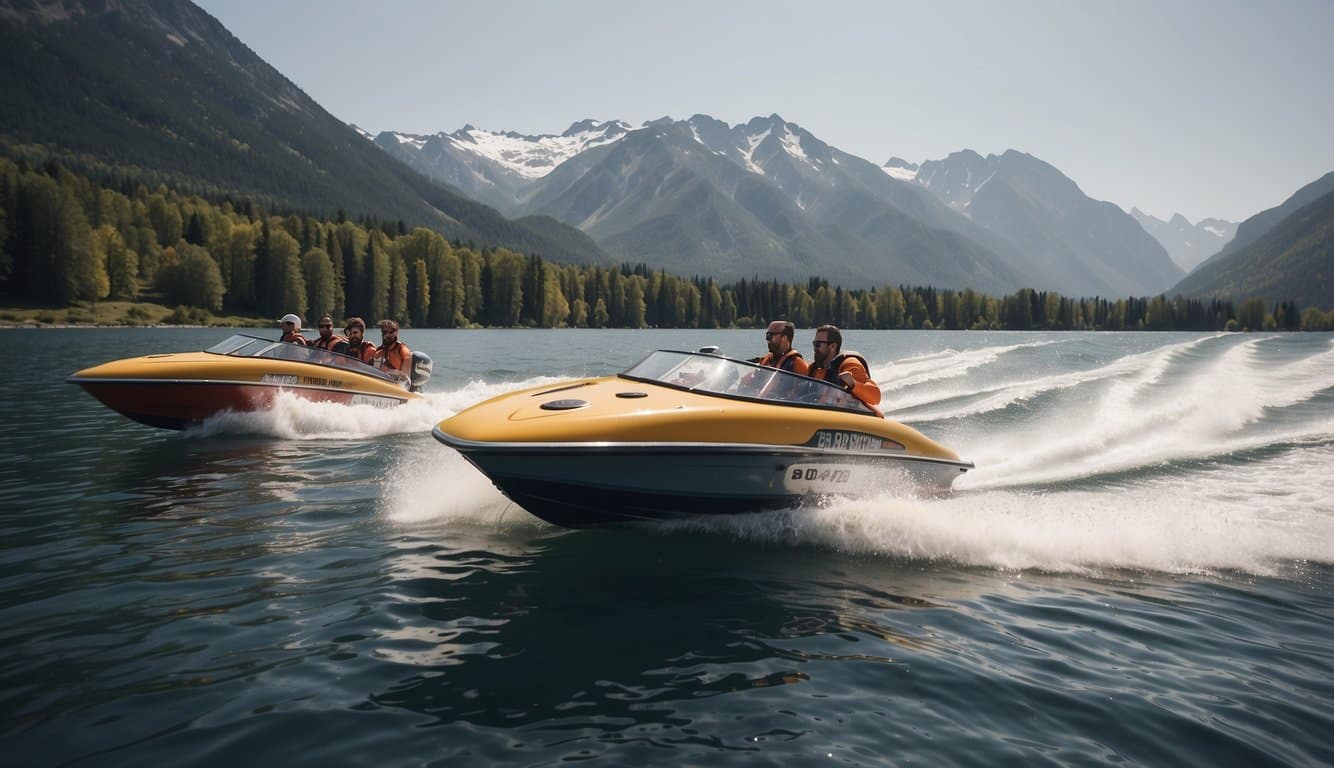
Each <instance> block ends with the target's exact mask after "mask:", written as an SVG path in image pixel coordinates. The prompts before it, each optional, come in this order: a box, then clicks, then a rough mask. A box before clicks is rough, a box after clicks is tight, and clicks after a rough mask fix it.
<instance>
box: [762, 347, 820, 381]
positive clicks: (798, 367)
mask: <svg viewBox="0 0 1334 768" xmlns="http://www.w3.org/2000/svg"><path fill="white" fill-rule="evenodd" d="M773 357H774V355H773V353H772V352H770V353H769V354H767V355H765V356H764V357H757V358H755V359H754V360H753V361H752V362H756V363H759V364H760V365H767V366H769V367H770V368H778V369H779V370H783V371H790V372H792V373H800V374H802V375H803V376H804V375H806V370H802V369H807V370H809V366H807V364H806V361H805V360H803V359H802V358H801V353H800V352H798V351H797V350H795V349H789V350H788V351H787V352H786V353H784V354H783V357H782V358H781V359H780V360H779V361H778V364H777V365H774V363H773Z"/></svg>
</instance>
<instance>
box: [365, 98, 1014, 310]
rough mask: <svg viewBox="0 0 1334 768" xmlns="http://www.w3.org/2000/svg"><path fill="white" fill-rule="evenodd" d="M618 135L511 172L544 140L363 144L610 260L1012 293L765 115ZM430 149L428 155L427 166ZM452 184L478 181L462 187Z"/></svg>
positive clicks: (656, 123)
mask: <svg viewBox="0 0 1334 768" xmlns="http://www.w3.org/2000/svg"><path fill="white" fill-rule="evenodd" d="M624 128H625V123H622V122H618V121H612V122H608V123H601V122H595V121H584V122H581V123H576V124H575V125H574V126H571V129H570V130H569V131H566V133H565V134H562V135H563V136H565V135H569V136H571V137H574V138H576V140H577V141H580V142H582V143H583V146H582V147H580V148H579V151H577V152H574V153H573V154H571V155H569V156H568V157H567V158H566V159H565V161H564V162H563V163H560V164H558V165H556V166H555V167H554V168H551V169H550V170H548V167H546V166H543V167H540V168H534V167H532V166H530V167H528V168H526V169H524V168H519V167H517V166H516V162H518V161H519V160H520V158H525V157H530V156H532V154H533V153H534V152H536V151H537V147H536V145H537V144H538V142H539V141H541V140H542V139H543V138H544V137H521V136H518V135H516V134H496V133H490V134H489V135H488V136H487V137H485V141H482V142H479V146H485V147H488V148H491V147H495V146H498V145H500V144H501V142H499V141H497V140H496V139H495V138H494V137H498V136H505V137H508V138H509V141H511V142H522V141H527V142H528V143H529V145H530V146H529V147H528V148H522V147H514V146H513V145H512V144H511V145H510V152H509V154H508V155H506V154H502V153H500V152H497V151H494V149H492V150H491V151H478V147H461V146H460V145H459V143H458V142H456V141H443V140H441V141H438V142H437V143H436V144H435V145H434V146H432V145H430V144H429V143H421V144H418V143H417V142H416V141H414V140H413V138H412V137H410V136H408V135H406V134H397V133H392V132H389V133H386V134H381V135H379V136H377V137H376V139H375V141H376V143H377V144H378V145H380V146H381V147H383V148H385V149H386V151H390V152H394V153H396V155H397V156H401V157H404V159H405V160H406V161H408V162H410V163H412V164H413V165H414V167H417V168H419V169H421V170H422V171H423V172H425V173H428V174H432V175H433V176H435V177H436V178H449V179H450V180H451V181H454V182H457V183H460V184H461V186H462V188H464V189H468V190H471V191H474V193H475V194H478V195H479V196H482V195H486V194H492V195H504V196H506V198H507V199H505V200H503V201H502V200H500V199H498V198H497V197H491V198H487V199H489V200H491V201H492V202H494V203H495V204H497V205H498V206H499V207H500V208H501V209H502V210H507V211H509V212H511V213H542V214H547V215H550V216H553V217H555V218H557V219H559V220H561V221H564V222H566V223H568V224H571V225H574V226H577V227H579V228H580V229H582V230H583V231H585V232H587V233H588V234H590V235H592V236H593V237H595V238H597V239H598V241H599V242H601V243H602V244H603V245H604V246H605V247H606V248H607V249H608V250H609V251H610V252H612V253H613V254H615V255H616V256H618V257H619V258H622V259H624V260H628V261H646V262H648V263H650V264H653V265H655V266H661V267H664V268H667V269H669V270H675V271H678V272H683V273H699V274H710V275H713V276H716V277H723V278H729V277H730V278H738V277H751V276H754V275H757V274H758V275H763V276H766V277H778V278H781V279H804V278H805V277H807V276H810V275H812V274H818V275H822V276H825V277H828V278H829V279H831V280H836V281H845V282H848V283H850V284H859V285H860V284H871V283H883V282H889V281H894V282H905V283H931V284H940V285H959V286H960V287H962V286H965V285H970V286H972V287H974V288H977V289H979V290H987V291H1004V290H1012V289H1014V288H1017V287H1019V286H1020V285H1023V284H1024V282H1025V278H1024V276H1023V275H1021V274H1019V273H1017V272H1016V271H1015V270H1013V269H1012V268H1011V267H1010V266H1009V265H1008V264H1007V263H1006V261H1005V259H1004V258H1003V257H1002V256H1000V255H998V254H997V253H995V252H994V251H993V250H992V249H991V248H990V247H989V245H988V244H987V243H986V241H987V240H988V239H989V237H990V236H989V235H988V234H987V233H986V232H985V231H983V230H982V229H981V228H979V227H976V226H974V225H973V224H972V223H971V222H969V221H967V220H966V219H965V218H963V217H960V216H957V215H956V214H954V213H953V212H951V211H949V210H948V209H947V208H945V207H944V206H942V205H940V204H939V202H938V201H936V200H935V199H934V198H933V197H932V196H931V195H930V194H928V193H926V192H925V191H924V190H921V189H918V188H916V187H914V186H913V185H909V184H903V183H901V182H898V181H896V180H894V179H892V178H889V177H887V176H886V175H885V174H884V173H882V172H881V171H879V169H877V168H876V167H875V166H874V165H872V164H870V163H868V162H867V161H865V160H862V159H861V158H857V157H855V156H853V155H849V154H847V153H843V152H841V151H839V150H837V149H834V148H832V147H830V146H828V145H827V144H825V143H824V142H822V141H820V140H819V139H817V138H816V137H814V136H813V135H811V134H810V133H809V132H807V131H805V130H804V129H802V128H801V127H800V126H798V125H796V124H795V123H789V122H787V121H784V120H783V119H782V118H781V117H779V116H777V115H770V116H769V117H767V118H759V117H757V118H755V119H753V120H751V121H749V122H747V123H742V124H738V125H736V126H730V125H728V124H726V123H724V122H722V121H719V120H715V119H714V118H711V117H708V116H707V115H695V116H694V117H691V118H690V119H688V120H681V121H677V120H672V119H671V118H661V119H659V120H653V121H649V122H646V123H645V124H644V125H643V126H641V127H640V128H638V129H632V130H628V131H626V130H624ZM466 130H467V129H465V131H466ZM472 135H473V137H474V138H478V137H477V136H476V134H475V133H473V134H472ZM440 136H454V137H456V136H457V134H436V135H435V137H437V138H438V137H440ZM572 143H573V142H570V144H572ZM567 146H569V144H567ZM436 150H438V151H439V153H440V154H439V155H432V152H433V151H436ZM414 155H415V159H414ZM547 157H548V158H551V157H552V156H551V155H548V156H547ZM460 169H464V170H460ZM525 171H526V172H525ZM449 174H453V175H449ZM465 175H466V176H469V177H470V178H471V179H477V180H482V181H480V183H479V184H478V185H477V186H468V184H467V183H465V182H464V181H462V179H463V177H464V176H465ZM481 187H485V189H483V188H481Z"/></svg>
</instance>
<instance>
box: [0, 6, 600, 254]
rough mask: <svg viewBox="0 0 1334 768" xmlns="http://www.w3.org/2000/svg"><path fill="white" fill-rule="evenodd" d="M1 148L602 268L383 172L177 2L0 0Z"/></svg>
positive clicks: (536, 225)
mask: <svg viewBox="0 0 1334 768" xmlns="http://www.w3.org/2000/svg"><path fill="white" fill-rule="evenodd" d="M0 71H3V72H5V73H6V77H5V80H6V83H5V87H4V88H3V89H0V147H4V148H5V149H6V151H10V152H21V153H24V154H26V155H28V156H36V158H37V159H48V158H55V159H60V160H61V161H62V162H66V163H69V164H71V165H75V166H79V167H82V168H83V169H84V170H89V171H94V172H110V173H115V174H119V175H122V176H127V177H130V178H138V179H144V180H157V181H153V183H158V182H165V183H169V184H172V185H173V186H177V187H178V188H181V189H183V190H186V191H194V192H198V193H201V194H210V195H214V196H222V195H230V196H233V197H246V198H249V199H252V200H254V201H256V202H260V203H262V204H267V205H270V206H273V207H276V208H279V209H283V208H285V209H289V210H297V211H303V212H310V213H318V214H324V215H332V214H334V213H336V212H337V211H339V210H340V209H341V210H346V211H348V212H351V213H353V214H360V215H369V216H374V217H378V218H381V219H385V220H389V221H395V220H404V221H405V222H406V223H407V224H409V225H425V226H430V227H433V228H435V229H437V230H438V231H440V232H442V233H443V234H445V235H446V236H447V237H451V238H458V239H461V240H473V241H477V242H479V243H485V244H489V245H497V246H506V247H509V248H513V249H517V250H522V251H524V252H528V253H540V254H542V255H543V256H546V257H549V258H553V259H558V260H567V261H584V262H589V261H608V259H607V256H606V254H605V253H604V252H603V251H602V249H601V248H600V247H599V246H598V245H597V244H596V243H595V242H594V241H593V240H591V239H590V238H588V237H587V236H585V235H584V234H583V233H581V232H579V231H578V230H576V229H574V228H571V227H568V226H566V225H563V224H560V223H559V222H557V221H555V220H553V219H550V218H541V217H535V218H529V219H524V220H518V221H511V220H509V219H506V218H505V217H504V216H502V215H501V214H500V213H499V212H497V211H496V210H494V209H493V208H490V207H489V206H486V205H483V204H481V203H478V202H477V201H475V200H473V199H471V198H469V197H467V196H465V195H463V194H460V193H459V191H458V190H456V189H452V188H449V187H448V186H445V185H441V184H439V183H436V182H433V181H431V180H429V179H427V178H426V177H424V176H422V175H421V174H418V173H416V172H415V171H412V170H411V169H409V168H408V167H406V166H404V165H403V164H402V163H397V162H394V161H393V160H392V159H390V158H388V157H386V156H385V154H384V153H382V152H380V151H378V150H377V149H376V148H375V147H373V146H371V145H370V144H368V143H367V142H365V141H363V140H362V139H361V137H360V136H358V134H357V132H356V131H355V130H354V129H352V128H351V127H349V126H348V125H346V124H345V123H343V122H342V121H340V120H338V119H337V118H335V117H333V116H332V115H330V114H329V113H328V112H327V111H325V110H324V108H323V107H321V106H320V105H319V104H317V103H316V102H315V101H314V100H313V99H311V98H310V97H309V96H307V95H306V94H305V93H304V92H302V91H301V89H299V88H297V87H296V85H294V84H293V83H292V82H291V81H290V80H288V79H287V78H286V77H284V76H283V75H282V74H281V73H279V72H278V71H277V70H275V69H274V68H273V67H271V66H270V65H269V64H267V63H266V62H264V61H263V60H262V59H260V58H259V57H258V56H256V55H255V53H254V52H253V51H251V50H250V49H249V48H247V47H246V46H245V45H244V44H243V43H242V42H241V41H240V40H238V39H236V37H234V36H233V35H232V34H231V33H230V32H228V31H227V30H226V28H224V27H223V26H222V24H220V23H219V22H218V21H217V20H216V19H214V18H213V17H212V16H210V15H209V14H207V13H205V12H204V11H203V10H201V9H200V8H198V7H197V6H195V5H193V4H192V3H189V2H186V0H158V1H157V2H151V3H139V2H117V1H116V0H100V1H94V0H89V1H88V2H78V1H77V0H32V1H31V2H5V3H3V4H0Z"/></svg>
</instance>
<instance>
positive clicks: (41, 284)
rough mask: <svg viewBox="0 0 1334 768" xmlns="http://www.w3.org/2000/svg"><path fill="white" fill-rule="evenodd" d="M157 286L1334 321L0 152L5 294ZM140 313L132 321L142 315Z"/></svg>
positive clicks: (618, 306)
mask: <svg viewBox="0 0 1334 768" xmlns="http://www.w3.org/2000/svg"><path fill="white" fill-rule="evenodd" d="M146 294H147V295H151V297H152V298H155V299H159V300H161V301H162V302H165V303H167V304H173V305H176V304H179V305H183V306H184V305H188V306H192V307H199V308H203V309H204V310H207V311H208V312H218V311H221V310H224V309H225V310H229V311H232V312H236V313H239V314H249V315H251V316H254V315H259V316H265V317H277V316H279V315H281V314H284V313H286V312H296V313H297V314H300V315H303V316H305V317H308V318H310V317H314V316H317V315H319V314H322V313H324V312H328V313H330V314H332V315H333V316H334V317H336V318H343V317H346V316H348V315H361V316H363V317H365V318H367V319H368V320H372V321H374V320H378V319H380V318H384V317H392V318H395V319H398V320H400V321H401V322H403V323H405V324H406V325H410V326H418V327H422V326H431V327H443V328H453V327H463V326H470V325H491V326H542V327H558V326H567V327H598V328H601V327H629V328H642V327H648V326H657V327H686V328H710V327H731V326H742V327H745V326H753V325H761V324H764V323H766V322H767V321H769V320H771V319H773V318H787V319H790V320H792V321H793V322H795V323H797V324H798V325H800V326H802V327H810V326H815V325H820V324H823V323H835V324H837V325H840V326H842V327H844V328H947V329H1020V330H1024V329H1052V330H1061V329H1078V330H1085V329H1087V330H1092V329H1107V330H1122V329H1125V330H1135V329H1148V330H1212V329H1223V328H1255V329H1259V328H1262V327H1267V328H1297V327H1299V326H1304V327H1309V328H1313V329H1314V328H1324V327H1328V325H1329V324H1330V323H1331V322H1332V321H1334V312H1331V313H1330V314H1328V315H1322V314H1320V313H1318V312H1314V310H1312V311H1310V312H1308V313H1307V314H1306V315H1303V316H1301V317H1300V318H1299V316H1298V311H1297V307H1296V306H1295V305H1292V304H1290V303H1281V304H1277V305H1274V306H1273V307H1267V306H1266V305H1264V304H1262V303H1260V302H1258V301H1250V302H1247V303H1246V304H1243V305H1242V306H1241V307H1240V308H1239V309H1237V308H1234V307H1233V305H1232V303H1231V302H1229V301H1224V300H1211V301H1201V300H1187V299H1184V298H1181V297H1177V298H1175V299H1169V298H1168V297H1166V296H1157V297H1144V298H1133V297H1132V298H1124V299H1116V300H1109V299H1103V298H1096V297H1094V298H1070V297H1065V296H1061V295H1060V294H1057V293H1054V292H1050V291H1048V292H1039V291H1034V290H1031V289H1024V290H1021V291H1018V292H1016V293H1013V294H1010V295H1007V296H1003V297H999V298H997V297H992V296H987V295H985V294H981V293H977V292H975V291H971V290H963V291H955V290H937V289H935V288H931V287H908V286H904V285H899V286H897V287H895V286H892V285H884V286H881V287H878V288H874V289H856V290H848V289H844V288H841V287H839V286H837V285H831V284H830V283H829V282H828V281H827V280H823V279H820V278H811V279H809V280H807V281H805V282H802V283H780V282H778V281H776V280H760V279H755V280H739V281H737V282H734V283H729V284H721V283H718V282H716V281H714V280H712V279H708V278H701V277H691V278H686V277H681V276H676V275H670V274H667V273H665V272H662V271H655V270H652V269H649V268H648V267H646V266H643V265H638V266H628V265H627V266H622V267H619V268H611V269H606V268H602V267H599V266H596V265H592V266H588V265H564V266H558V265H556V264H553V263H550V262H548V261H546V260H544V259H542V258H541V257H539V256H535V255H523V254H520V253H516V252H513V251H509V250H506V249H497V248H482V249H477V248H474V247H470V246H466V245H463V244H461V243H460V242H458V241H453V242H451V241H447V240H446V239H445V238H443V237H442V236H441V235H440V234H439V233H436V232H433V231H431V230H428V229H424V228H418V229H414V230H408V229H407V227H405V226H403V225H401V224H399V223H397V222H395V223H393V224H386V223H383V222H376V221H373V220H360V221H351V220H346V219H317V218H313V217H308V216H307V217H303V216H297V215H282V216H275V215H269V214H267V213H266V212H265V211H264V209H263V207H262V206H260V205H258V204H256V203H254V202H253V201H250V200H246V199H236V200H229V201H223V202H221V203H215V202H210V201H208V200H205V199H203V198H201V197H198V196H193V195H183V194H179V193H177V192H175V191H172V190H170V189H168V188H166V187H160V188H158V189H155V190H150V189H148V188H147V187H146V186H144V185H143V184H139V183H137V182H133V181H129V180H122V181H121V182H120V183H119V184H111V183H98V182H95V181H93V180H92V179H90V178H88V177H86V176H82V175H80V174H76V173H73V172H71V171H69V170H67V169H65V168H62V167H60V166H58V165H53V164H47V165H44V166H42V167H29V166H24V165H20V164H18V163H14V162H12V161H9V160H4V159H0V299H4V298H6V297H7V298H8V300H9V302H10V303H14V302H17V301H22V302H25V303H33V302H38V303H41V302H45V303H47V304H50V305H64V304H68V303H70V302H75V301H82V302H95V301H99V300H103V299H108V298H115V299H133V298H136V297H140V296H143V295H146ZM132 321H133V318H128V319H127V322H132Z"/></svg>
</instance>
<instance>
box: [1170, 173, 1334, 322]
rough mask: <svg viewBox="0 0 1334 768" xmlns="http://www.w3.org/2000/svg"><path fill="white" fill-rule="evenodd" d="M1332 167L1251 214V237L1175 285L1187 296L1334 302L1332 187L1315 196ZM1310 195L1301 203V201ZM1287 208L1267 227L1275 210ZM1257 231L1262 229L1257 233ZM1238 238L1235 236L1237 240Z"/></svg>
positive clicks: (1329, 304) (1316, 303)
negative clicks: (1279, 201)
mask: <svg viewBox="0 0 1334 768" xmlns="http://www.w3.org/2000/svg"><path fill="white" fill-rule="evenodd" d="M1331 179H1334V173H1330V174H1326V175H1325V176H1324V177H1322V178H1321V179H1319V180H1318V181H1316V182H1313V183H1312V184H1308V185H1306V186H1305V187H1302V189H1300V190H1298V191H1297V193H1295V194H1294V195H1293V196H1292V197H1290V198H1289V199H1288V200H1287V201H1285V202H1284V203H1283V204H1282V205H1280V206H1277V207H1275V208H1271V209H1269V210H1268V211H1263V212H1261V213H1260V214H1257V215H1256V216H1253V217H1251V218H1250V219H1247V220H1246V221H1245V222H1243V223H1242V224H1241V226H1240V227H1239V228H1238V230H1237V239H1238V240H1240V239H1241V237H1242V227H1247V225H1248V224H1249V227H1248V229H1247V231H1246V235H1247V239H1248V241H1249V242H1247V243H1246V244H1244V245H1242V246H1240V247H1238V248H1232V247H1231V246H1230V245H1229V247H1228V248H1225V249H1224V250H1223V251H1221V252H1220V253H1218V254H1217V255H1215V256H1214V257H1212V258H1210V259H1209V260H1208V261H1205V262H1204V263H1203V264H1201V265H1200V266H1199V267H1197V268H1196V269H1195V271H1194V272H1192V273H1190V274H1189V275H1187V276H1186V278H1185V279H1184V280H1182V281H1181V282H1180V283H1178V284H1177V285H1176V286H1175V287H1174V288H1173V289H1172V290H1173V292H1176V293H1182V294H1185V295H1187V296H1206V297H1220V298H1230V299H1235V300H1245V299H1249V298H1256V297H1259V298H1264V299H1267V300H1268V301H1270V302H1277V301H1286V300H1288V299H1292V300H1295V301H1296V303H1297V305H1298V306H1299V307H1309V306H1314V307H1319V308H1321V309H1329V308H1331V307H1334V189H1329V190H1327V191H1325V192H1324V193H1323V194H1321V195H1319V196H1317V197H1315V198H1314V199H1312V198H1311V194H1312V193H1313V191H1314V192H1318V191H1319V190H1320V189H1322V188H1323V187H1324V186H1325V185H1326V184H1327V183H1328V181H1329V180H1331ZM1302 201H1306V202H1305V203H1304V204H1302V205H1299V206H1298V205H1297V203H1301V202H1302ZM1282 211H1288V213H1287V215H1286V216H1283V217H1282V218H1280V219H1278V221H1277V222H1274V223H1273V224H1271V225H1270V226H1268V228H1266V229H1263V230H1261V229H1260V228H1261V227H1262V226H1263V225H1264V224H1266V223H1268V222H1270V221H1273V217H1274V216H1275V215H1277V213H1279V212H1282ZM1256 232H1258V234H1256ZM1234 242H1235V241H1234Z"/></svg>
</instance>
